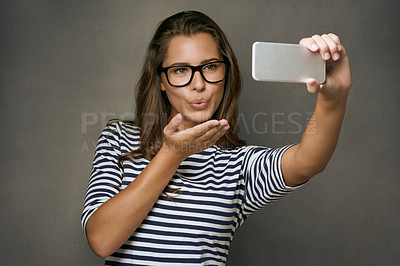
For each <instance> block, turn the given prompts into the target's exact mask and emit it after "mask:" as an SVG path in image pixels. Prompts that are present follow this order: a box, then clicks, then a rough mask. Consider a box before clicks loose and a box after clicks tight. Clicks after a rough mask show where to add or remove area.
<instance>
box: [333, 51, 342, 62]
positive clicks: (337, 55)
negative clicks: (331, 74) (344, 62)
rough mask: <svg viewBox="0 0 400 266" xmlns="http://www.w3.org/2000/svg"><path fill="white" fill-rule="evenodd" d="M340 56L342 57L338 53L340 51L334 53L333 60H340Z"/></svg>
mask: <svg viewBox="0 0 400 266" xmlns="http://www.w3.org/2000/svg"><path fill="white" fill-rule="evenodd" d="M339 57H340V55H339V54H338V53H334V54H333V60H335V61H336V60H338V59H339Z"/></svg>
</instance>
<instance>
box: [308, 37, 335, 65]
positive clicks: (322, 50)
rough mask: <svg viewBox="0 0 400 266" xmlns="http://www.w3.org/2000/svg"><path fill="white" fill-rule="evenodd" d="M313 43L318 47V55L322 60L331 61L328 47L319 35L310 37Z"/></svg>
mask: <svg viewBox="0 0 400 266" xmlns="http://www.w3.org/2000/svg"><path fill="white" fill-rule="evenodd" d="M311 38H312V39H313V40H314V41H315V43H316V44H317V45H318V47H319V53H320V54H321V56H322V58H323V59H324V60H329V59H331V54H330V50H329V46H328V44H327V43H326V42H325V40H324V39H323V38H322V37H321V36H319V35H313V36H312V37H311Z"/></svg>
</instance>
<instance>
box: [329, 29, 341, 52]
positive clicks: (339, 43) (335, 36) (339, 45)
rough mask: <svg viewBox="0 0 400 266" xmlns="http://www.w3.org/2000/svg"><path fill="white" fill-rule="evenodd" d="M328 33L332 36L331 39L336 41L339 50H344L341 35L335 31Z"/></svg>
mask: <svg viewBox="0 0 400 266" xmlns="http://www.w3.org/2000/svg"><path fill="white" fill-rule="evenodd" d="M328 35H329V37H331V39H332V40H333V41H334V42H335V43H336V46H337V49H338V51H339V52H340V51H342V50H343V46H342V42H341V41H340V38H339V36H337V35H336V34H334V33H329V34H328Z"/></svg>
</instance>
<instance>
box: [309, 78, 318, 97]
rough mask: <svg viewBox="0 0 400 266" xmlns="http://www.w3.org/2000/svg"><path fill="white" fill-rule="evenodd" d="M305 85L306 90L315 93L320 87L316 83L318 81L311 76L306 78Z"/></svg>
mask: <svg viewBox="0 0 400 266" xmlns="http://www.w3.org/2000/svg"><path fill="white" fill-rule="evenodd" d="M306 85H307V90H308V92H309V93H317V92H319V90H320V89H321V86H320V84H319V83H318V81H317V80H316V79H313V78H309V79H307V81H306Z"/></svg>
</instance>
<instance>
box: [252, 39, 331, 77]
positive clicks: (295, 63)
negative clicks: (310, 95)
mask: <svg viewBox="0 0 400 266" xmlns="http://www.w3.org/2000/svg"><path fill="white" fill-rule="evenodd" d="M325 75H326V65H325V60H323V59H322V57H321V55H320V53H313V52H311V51H310V50H308V49H307V48H306V47H304V46H302V45H300V44H289V43H272V42H255V43H253V47H252V76H253V79H255V80H257V81H272V82H293V83H306V80H307V79H308V78H315V79H316V80H317V81H318V82H319V83H323V82H325Z"/></svg>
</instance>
